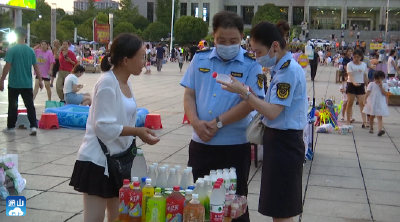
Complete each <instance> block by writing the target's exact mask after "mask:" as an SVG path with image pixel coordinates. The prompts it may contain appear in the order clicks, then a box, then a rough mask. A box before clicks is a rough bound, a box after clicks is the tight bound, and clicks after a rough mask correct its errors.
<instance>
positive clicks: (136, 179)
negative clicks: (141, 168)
mask: <svg viewBox="0 0 400 222" xmlns="http://www.w3.org/2000/svg"><path fill="white" fill-rule="evenodd" d="M138 181H139V178H138V177H132V181H131V184H130V185H129V187H130V188H131V189H132V190H133V184H134V183H135V182H138Z"/></svg>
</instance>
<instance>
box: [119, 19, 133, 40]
mask: <svg viewBox="0 0 400 222" xmlns="http://www.w3.org/2000/svg"><path fill="white" fill-rule="evenodd" d="M135 32H136V29H135V27H133V25H132V24H131V23H129V22H121V23H119V24H118V25H117V26H116V27H115V28H114V36H115V37H116V36H117V35H119V34H121V33H135Z"/></svg>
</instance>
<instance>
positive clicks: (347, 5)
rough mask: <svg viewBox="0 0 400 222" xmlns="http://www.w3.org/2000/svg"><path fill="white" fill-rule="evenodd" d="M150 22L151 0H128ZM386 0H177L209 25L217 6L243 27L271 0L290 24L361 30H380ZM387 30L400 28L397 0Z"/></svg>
mask: <svg viewBox="0 0 400 222" xmlns="http://www.w3.org/2000/svg"><path fill="white" fill-rule="evenodd" d="M132 2H133V3H134V4H135V5H137V6H138V7H139V12H140V13H141V14H142V15H143V16H144V17H146V18H147V19H148V20H149V21H150V22H154V21H156V19H157V18H156V15H155V10H156V7H157V6H156V2H155V0H132ZM387 2H388V1H387V0H268V1H266V0H247V1H243V0H180V1H179V4H180V5H179V7H180V10H179V13H178V14H179V15H178V16H195V17H198V18H203V20H204V21H206V22H208V23H209V25H210V26H211V20H212V17H213V16H214V15H215V14H216V13H217V12H219V11H221V10H227V11H232V12H235V13H237V14H238V15H240V16H241V17H243V20H244V22H245V24H246V26H247V27H250V24H251V20H252V18H253V16H254V14H255V13H256V12H257V10H258V7H259V6H262V5H264V4H266V3H272V4H275V5H276V6H278V7H280V10H281V12H282V13H283V15H284V17H285V19H286V20H287V21H288V22H289V23H290V24H292V25H300V24H301V22H302V21H307V22H308V24H309V29H325V30H339V29H341V28H342V27H343V26H345V27H346V28H348V27H350V26H353V25H357V27H358V29H361V30H376V31H379V30H380V31H383V30H384V29H385V24H386V14H387V11H386V9H387ZM388 11H389V19H388V30H389V31H400V1H399V0H396V1H390V5H389V8H388Z"/></svg>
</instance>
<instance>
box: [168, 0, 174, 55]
mask: <svg viewBox="0 0 400 222" xmlns="http://www.w3.org/2000/svg"><path fill="white" fill-rule="evenodd" d="M171 1H172V17H171V39H170V40H171V43H170V46H169V53H171V57H172V53H173V52H172V44H173V39H174V13H175V0H171Z"/></svg>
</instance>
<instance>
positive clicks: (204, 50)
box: [196, 48, 211, 53]
mask: <svg viewBox="0 0 400 222" xmlns="http://www.w3.org/2000/svg"><path fill="white" fill-rule="evenodd" d="M209 51H211V48H208V49H202V50H197V51H196V53H201V52H209Z"/></svg>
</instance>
